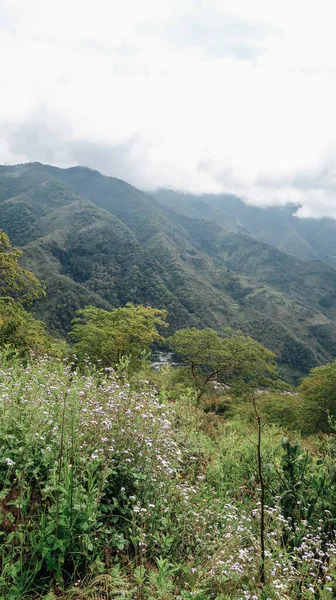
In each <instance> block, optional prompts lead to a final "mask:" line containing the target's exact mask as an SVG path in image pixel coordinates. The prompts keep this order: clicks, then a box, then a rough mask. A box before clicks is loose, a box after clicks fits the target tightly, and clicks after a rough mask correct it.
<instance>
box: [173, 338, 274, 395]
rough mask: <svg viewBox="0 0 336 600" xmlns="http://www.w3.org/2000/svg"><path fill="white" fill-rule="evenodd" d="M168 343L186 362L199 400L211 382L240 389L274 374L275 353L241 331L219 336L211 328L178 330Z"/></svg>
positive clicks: (266, 380)
mask: <svg viewBox="0 0 336 600" xmlns="http://www.w3.org/2000/svg"><path fill="white" fill-rule="evenodd" d="M168 343H169V344H170V346H171V348H172V349H173V350H174V352H176V354H178V355H179V356H181V357H182V358H183V360H184V361H185V363H186V364H187V365H188V370H189V374H190V377H191V378H192V380H193V381H194V383H195V385H196V387H197V389H198V392H199V393H198V400H199V399H200V398H201V397H202V396H203V395H204V393H205V392H206V390H207V389H208V388H209V387H210V385H211V384H212V385H213V383H214V382H215V383H217V384H224V385H227V386H230V387H232V388H233V390H237V391H240V392H241V391H242V389H244V391H246V390H247V389H255V388H258V387H261V386H265V385H269V384H270V383H271V382H272V381H273V380H274V379H276V377H277V372H276V366H275V361H274V359H275V355H274V354H273V353H272V352H270V350H267V348H264V347H263V346H262V345H261V344H259V343H258V342H256V341H255V340H253V339H252V338H250V337H247V336H244V335H243V334H242V333H240V332H238V333H232V332H230V334H229V335H228V336H227V337H220V336H219V335H218V334H217V333H216V332H215V331H213V330H212V329H196V328H191V329H180V330H179V331H176V333H175V334H174V335H173V336H172V337H171V338H170V339H169V340H168Z"/></svg>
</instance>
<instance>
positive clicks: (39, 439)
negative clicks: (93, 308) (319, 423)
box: [0, 354, 336, 600]
mask: <svg viewBox="0 0 336 600" xmlns="http://www.w3.org/2000/svg"><path fill="white" fill-rule="evenodd" d="M140 377H142V374H141V376H140ZM155 377H157V375H155ZM163 381H166V375H164V376H163ZM157 382H158V383H159V380H158V381H157ZM137 383H138V388H139V389H138V391H136V390H135V389H134V390H133V391H132V389H131V388H132V387H135V384H136V378H135V376H134V375H133V383H132V384H131V386H130V385H129V383H128V382H126V381H124V380H123V379H122V378H118V379H115V377H114V376H113V375H112V373H111V371H110V370H107V371H106V375H102V374H101V373H100V374H99V377H98V378H96V377H95V376H93V375H91V374H90V373H89V372H87V373H86V375H85V376H84V375H83V374H82V373H81V372H79V371H78V370H76V369H75V368H74V365H71V364H69V365H67V364H66V363H64V361H59V360H58V361H50V360H46V359H43V360H39V361H33V362H31V363H29V364H27V366H26V367H23V366H22V365H21V364H20V363H19V362H18V361H17V360H9V359H8V356H6V355H4V354H3V355H2V356H1V368H0V410H1V415H2V418H1V421H0V543H1V550H0V586H1V587H0V589H1V593H2V594H3V597H4V598H6V600H18V599H19V598H20V600H21V599H22V600H23V599H25V600H32V599H33V598H37V597H46V598H49V599H54V600H55V598H57V597H63V598H65V599H67V600H70V599H72V600H80V599H82V600H83V599H87V600H97V599H98V598H99V599H100V598H120V600H121V598H126V599H129V600H138V599H139V598H143V600H156V599H161V600H175V599H176V598H178V597H180V598H182V599H183V600H192V599H193V598H199V599H200V600H213V599H214V598H216V599H218V600H224V599H226V598H231V599H232V600H238V599H240V598H245V597H246V598H250V599H251V598H253V595H254V596H255V597H258V594H259V592H260V587H259V586H258V571H259V561H258V555H259V534H258V523H259V517H260V513H259V506H258V504H257V501H258V497H259V494H258V489H257V488H258V479H257V473H256V457H255V434H254V432H253V429H252V428H251V426H250V425H248V424H244V423H243V422H242V421H239V420H237V419H236V420H234V419H233V420H231V421H228V422H225V421H223V420H222V419H221V418H220V417H218V416H215V415H213V414H210V413H209V414H205V413H204V412H203V411H202V410H200V409H199V408H195V406H194V403H193V398H192V396H191V395H189V396H187V395H186V396H183V394H180V395H179V398H178V399H177V400H176V401H175V402H174V404H173V405H171V404H170V403H168V402H167V401H166V399H165V395H164V393H163V392H162V393H161V395H160V396H158V395H157V393H156V391H155V390H154V389H153V388H151V387H146V384H145V383H144V382H143V381H138V382H137ZM335 456H336V451H335V444H334V440H333V438H330V439H324V440H323V442H322V444H320V445H319V444H318V443H316V444H315V451H314V453H312V452H309V451H307V450H306V449H305V448H304V447H303V446H302V444H300V443H299V442H295V443H294V442H289V441H288V440H282V435H281V432H280V431H279V430H277V429H276V428H274V427H267V426H266V427H265V428H264V429H263V438H262V459H263V465H264V478H265V486H266V500H267V505H266V509H265V514H266V533H267V536H266V540H267V553H268V554H267V560H266V575H267V581H266V586H265V589H264V591H263V593H264V595H265V597H267V598H270V599H271V600H279V599H280V598H288V599H289V600H294V599H296V598H298V597H301V598H302V599H303V600H311V599H312V598H313V597H315V596H318V597H320V598H323V599H324V600H327V599H328V600H329V599H331V598H332V597H333V594H334V590H335V584H336V582H335V572H336V564H335V556H336V547H335V544H334V539H333V534H332V529H333V527H334V508H333V507H334V504H335V501H336V497H335V493H336V486H335V481H336V479H335ZM321 523H322V524H321ZM312 589H313V590H314V591H313V592H312ZM312 594H314V596H313V595H312ZM259 595H260V594H259Z"/></svg>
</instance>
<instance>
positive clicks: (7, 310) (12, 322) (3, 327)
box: [0, 298, 66, 357]
mask: <svg viewBox="0 0 336 600" xmlns="http://www.w3.org/2000/svg"><path fill="white" fill-rule="evenodd" d="M0 347H2V348H4V347H7V348H8V347H9V348H10V349H15V351H17V352H18V353H19V355H20V356H21V357H27V356H28V355H29V353H30V352H33V353H34V354H48V355H50V356H62V355H64V354H65V352H66V343H65V342H62V341H61V340H56V339H54V338H52V337H51V336H49V335H48V334H47V333H46V331H45V328H44V323H42V322H41V321H38V320H37V319H35V318H34V317H33V315H31V314H30V313H29V312H27V311H26V310H25V309H24V307H23V306H21V304H20V303H18V302H14V301H13V299H12V298H0Z"/></svg>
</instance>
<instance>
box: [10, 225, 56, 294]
mask: <svg viewBox="0 0 336 600" xmlns="http://www.w3.org/2000/svg"><path fill="white" fill-rule="evenodd" d="M21 255H22V252H21V250H18V249H17V248H13V246H12V245H11V243H10V241H9V237H8V235H7V234H6V233H4V232H3V231H2V230H1V229H0V297H2V298H4V297H8V298H12V299H13V300H15V301H16V302H20V303H21V304H27V305H30V304H31V303H32V302H33V301H34V300H37V299H38V298H40V297H41V296H44V295H45V292H44V289H43V286H42V285H41V283H40V282H39V280H38V279H37V278H36V277H35V275H33V273H31V272H30V271H26V269H23V268H22V267H20V266H19V262H18V261H19V258H20V256H21Z"/></svg>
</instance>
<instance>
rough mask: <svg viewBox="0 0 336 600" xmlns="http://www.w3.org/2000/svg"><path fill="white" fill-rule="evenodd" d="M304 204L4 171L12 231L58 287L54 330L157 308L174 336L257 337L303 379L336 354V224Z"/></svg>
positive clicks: (290, 374)
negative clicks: (190, 331)
mask: <svg viewBox="0 0 336 600" xmlns="http://www.w3.org/2000/svg"><path fill="white" fill-rule="evenodd" d="M297 208H298V207H295V206H289V205H287V206H284V207H275V206H273V207H268V208H260V207H256V206H252V205H248V204H246V203H244V202H243V201H242V200H240V199H239V198H237V197H235V196H232V195H199V196H193V195H190V194H185V193H179V192H177V191H174V190H170V189H169V190H157V191H156V192H151V193H146V192H143V191H141V190H138V189H136V188H134V187H133V186H131V185H129V184H128V183H126V182H124V181H121V180H119V179H116V178H113V177H105V176H103V175H101V174H100V173H99V172H98V171H94V170H91V169H88V168H84V167H72V168H69V169H59V168H56V167H52V166H49V165H42V164H40V163H28V164H22V165H15V166H11V167H9V166H1V167H0V228H1V229H3V230H4V231H5V232H6V233H8V235H9V236H10V239H11V241H12V243H13V244H14V245H16V246H19V247H20V248H22V249H23V251H24V253H23V257H22V264H23V266H25V267H26V268H29V269H31V270H32V271H33V272H34V273H35V274H36V275H37V276H38V277H39V278H40V279H42V280H43V281H44V282H45V284H46V291H47V295H46V297H45V298H43V299H42V300H40V301H39V302H38V303H36V305H35V306H34V312H35V314H36V315H37V316H38V317H40V318H41V319H43V320H44V321H45V322H46V324H47V327H48V329H49V330H50V331H51V332H52V333H54V334H57V335H62V336H65V335H66V334H67V333H68V331H69V329H70V326H71V320H72V318H73V317H74V314H75V311H76V310H77V309H79V308H82V307H83V306H85V305H87V304H94V305H96V306H100V307H102V308H106V309H112V308H114V307H117V306H121V305H124V304H125V303H126V302H134V303H142V304H150V305H152V306H156V307H158V308H166V309H167V310H168V312H169V315H168V321H169V325H170V331H173V330H174V329H176V328H180V327H188V326H196V327H212V328H214V329H216V330H218V331H221V330H222V329H223V328H225V327H228V326H230V327H233V328H235V329H241V330H242V331H243V332H245V333H248V334H250V335H252V336H253V337H254V338H256V339H257V340H259V341H260V342H262V343H263V344H265V345H266V346H267V347H269V348H270V349H271V350H273V351H274V352H276V354H277V359H278V363H279V368H280V372H281V373H282V374H283V376H284V377H287V378H288V379H289V380H291V381H296V380H298V378H299V377H300V376H302V375H304V374H305V373H307V371H308V370H309V369H310V368H312V367H314V366H317V365H318V364H320V363H324V362H327V361H330V360H333V359H334V358H335V356H336V221H335V220H333V219H301V218H298V217H296V216H295V214H294V213H295V212H296V210H297Z"/></svg>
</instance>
